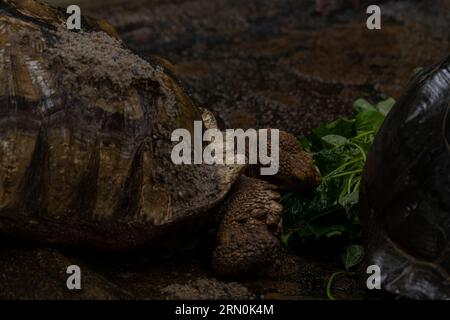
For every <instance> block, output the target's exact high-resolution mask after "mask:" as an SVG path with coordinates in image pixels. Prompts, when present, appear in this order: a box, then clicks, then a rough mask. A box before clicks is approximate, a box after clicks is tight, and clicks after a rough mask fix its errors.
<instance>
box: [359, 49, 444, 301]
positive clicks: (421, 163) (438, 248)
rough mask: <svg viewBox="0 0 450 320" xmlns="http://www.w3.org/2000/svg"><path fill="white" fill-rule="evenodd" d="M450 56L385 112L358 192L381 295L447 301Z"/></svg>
mask: <svg viewBox="0 0 450 320" xmlns="http://www.w3.org/2000/svg"><path fill="white" fill-rule="evenodd" d="M449 103H450V58H447V59H446V60H445V61H443V62H442V63H440V64H438V65H436V66H434V67H433V68H430V69H428V70H425V71H422V72H421V73H420V74H419V75H418V76H417V77H415V79H414V80H413V81H412V83H411V84H410V86H409V89H408V91H407V92H406V94H405V95H404V96H403V97H402V98H401V99H400V100H399V102H398V103H397V104H396V105H395V106H394V108H393V109H392V111H391V112H390V113H389V115H388V117H387V118H386V121H385V122H384V124H383V126H382V128H381V130H380V132H379V134H378V135H377V137H376V139H375V142H374V145H373V148H372V150H371V151H370V153H369V156H368V159H367V163H366V167H365V172H364V176H363V183H362V189H361V205H362V208H361V209H362V210H361V215H362V219H363V221H364V226H365V230H366V236H367V250H366V251H367V261H366V264H367V265H373V264H375V265H378V266H379V267H380V269H381V285H382V287H383V288H384V289H386V290H388V291H390V292H393V293H396V294H401V295H404V296H408V297H411V298H429V299H444V298H445V299H449V298H450V147H449V141H450V116H449Z"/></svg>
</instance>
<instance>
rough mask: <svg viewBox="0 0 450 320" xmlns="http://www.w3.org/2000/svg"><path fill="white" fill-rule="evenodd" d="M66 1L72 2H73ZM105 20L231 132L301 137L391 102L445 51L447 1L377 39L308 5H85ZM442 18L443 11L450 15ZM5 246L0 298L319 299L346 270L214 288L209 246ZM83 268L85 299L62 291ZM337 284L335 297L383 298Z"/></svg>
mask: <svg viewBox="0 0 450 320" xmlns="http://www.w3.org/2000/svg"><path fill="white" fill-rule="evenodd" d="M72 2H73V1H71V3H72ZM80 5H81V8H82V11H83V13H86V12H88V13H89V14H91V15H94V16H97V17H102V18H105V19H108V20H109V21H110V22H111V23H112V24H113V25H114V26H115V27H116V28H117V30H118V31H119V33H120V34H121V36H122V37H123V38H124V39H125V41H127V42H128V43H129V44H130V46H132V47H133V48H134V49H135V50H137V51H139V52H141V53H142V54H143V55H159V56H162V57H164V58H166V59H168V60H169V61H170V62H171V63H172V64H173V68H172V69H173V73H174V74H175V75H176V76H177V77H178V78H179V79H180V80H181V81H182V83H183V85H184V87H185V88H186V90H187V91H188V92H189V93H190V95H191V96H192V97H193V99H195V101H196V102H197V103H198V104H199V105H202V106H205V107H208V108H210V109H211V110H213V111H214V112H215V113H216V114H217V115H219V117H220V118H221V119H222V120H223V121H224V123H225V125H226V126H227V127H241V128H248V127H277V128H281V129H284V130H288V131H291V132H294V133H305V132H307V131H308V130H310V129H311V128H313V127H315V126H317V125H318V124H319V123H321V122H323V121H329V120H332V119H334V118H336V117H338V116H345V115H350V114H351V103H352V101H353V100H355V99H356V98H359V97H366V98H368V99H377V98H380V97H383V96H393V97H394V98H398V97H399V95H400V94H401V92H402V90H403V88H404V87H405V86H406V85H407V82H408V79H409V78H410V76H411V74H412V73H413V70H414V69H415V68H417V67H419V66H428V65H430V64H432V63H436V62H438V61H439V60H440V59H441V58H443V57H444V56H446V55H447V54H448V53H449V46H450V41H449V39H450V37H449V36H450V32H449V30H450V29H449V28H448V21H450V20H449V19H448V18H449V17H448V12H450V11H449V10H448V8H449V7H450V6H449V5H448V1H444V0H440V1H433V5H430V1H403V0H399V1H384V2H383V4H382V30H378V31H369V30H367V29H366V28H365V18H366V14H365V8H364V7H360V8H344V9H342V10H338V11H334V12H331V13H329V14H326V15H325V14H323V13H322V14H321V13H318V12H316V6H315V3H314V1H312V0H311V1H310V0H304V1H297V0H277V1H273V0H247V1H234V0H214V1H211V0H138V1H126V2H125V1H120V0H115V1H109V2H108V5H105V4H104V3H101V2H99V1H89V2H88V1H85V2H83V1H80ZM445 9H447V10H445ZM2 243H3V245H1V246H0V257H1V263H0V278H1V282H2V290H0V298H64V299H67V298H101V299H115V298H125V299H126V298H142V299H166V298H255V299H257V298H269V299H270V298H273V299H322V298H326V295H325V284H326V281H327V279H328V277H329V276H330V275H331V274H332V273H333V272H336V271H340V270H341V269H342V267H341V265H340V263H339V261H338V259H337V256H336V252H334V251H332V250H325V249H323V248H322V249H321V250H319V249H317V250H314V248H310V249H309V250H301V251H299V252H288V251H286V252H285V253H283V254H282V255H281V257H280V258H279V259H278V261H276V263H275V266H274V267H272V268H270V269H269V270H267V271H266V272H265V273H262V274H257V275H252V276H251V277H246V278H242V279H232V281H230V279H217V278H216V277H215V276H214V275H213V274H212V272H211V270H210V267H209V254H210V252H211V251H210V247H209V246H204V245H203V246H200V247H199V246H196V247H194V248H193V249H190V250H184V251H182V252H178V253H171V254H166V255H161V254H158V255H155V254H153V253H151V252H148V251H140V252H134V253H128V254H104V253H86V252H79V251H68V250H67V249H66V250H63V249H55V248H42V247H36V246H30V245H28V244H17V243H16V242H12V241H10V240H6V239H5V240H4V241H2ZM69 264H78V265H80V266H81V268H82V274H83V290H81V291H77V292H69V291H68V290H67V289H66V286H65V283H66V278H67V275H66V273H65V271H66V267H67V266H68V265H69ZM357 283H358V281H357V279H356V278H354V277H343V278H340V279H338V280H337V281H336V283H335V286H334V288H333V292H334V294H335V296H336V298H342V299H344V298H345V299H361V298H380V297H381V298H390V297H388V296H386V295H382V296H379V295H374V294H373V293H369V292H367V291H365V290H363V289H361V288H360V287H359V286H358V284H357Z"/></svg>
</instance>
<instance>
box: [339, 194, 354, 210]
mask: <svg viewBox="0 0 450 320" xmlns="http://www.w3.org/2000/svg"><path fill="white" fill-rule="evenodd" d="M358 200H359V192H358V191H354V192H352V193H349V194H347V195H345V196H344V197H343V198H342V199H339V204H340V205H341V206H342V207H343V208H344V209H345V211H346V212H347V213H348V212H349V211H350V209H352V208H353V207H354V206H355V205H356V204H357V203H358Z"/></svg>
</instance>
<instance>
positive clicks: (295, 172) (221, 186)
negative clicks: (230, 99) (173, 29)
mask: <svg viewBox="0 0 450 320" xmlns="http://www.w3.org/2000/svg"><path fill="white" fill-rule="evenodd" d="M66 19H67V15H66V14H65V13H64V12H63V11H62V10H59V9H56V8H53V7H51V6H49V5H46V4H43V3H41V2H38V1H32V0H17V1H12V0H11V1H10V0H1V1H0V68H1V69H0V122H1V125H0V233H1V234H2V235H6V236H8V237H14V238H18V239H26V240H28V241H35V242H41V243H45V244H50V245H58V246H77V247H82V248H90V249H95V250H130V249H134V248H143V247H156V248H160V247H164V246H166V245H167V244H171V245H173V244H177V243H179V242H180V241H183V238H184V236H185V235H186V234H192V233H195V231H196V230H199V229H200V228H201V227H202V226H204V225H205V224H207V223H208V222H210V221H218V220H221V221H220V226H219V227H218V232H217V243H216V248H215V250H214V253H213V262H212V265H213V267H214V270H215V271H216V272H217V273H218V274H223V275H233V274H241V273H245V272H249V271H251V270H254V269H257V268H259V267H261V266H264V265H265V264H267V263H269V262H270V261H271V260H273V257H274V255H275V254H276V252H277V250H278V249H279V236H280V232H281V224H282V222H281V221H282V220H281V213H282V206H281V205H280V204H279V203H278V200H279V197H280V196H279V193H278V192H277V187H276V186H275V185H274V184H272V183H271V182H268V181H265V180H261V178H260V177H258V176H254V175H253V176H250V174H249V175H247V176H246V175H245V174H246V173H251V172H252V170H249V169H248V168H247V166H246V165H241V164H235V165H225V164H224V165H218V164H216V165H207V164H198V165H175V164H174V163H173V162H172V160H171V157H170V156H171V150H172V148H173V146H174V142H172V141H171V133H172V132H173V131H174V130H175V129H178V128H185V129H187V130H189V131H190V132H191V133H192V132H193V130H194V121H202V123H203V126H204V127H205V128H206V127H214V126H215V125H216V123H217V121H215V119H214V116H213V115H212V114H211V113H210V112H209V111H208V110H206V109H202V108H200V107H198V106H196V105H195V104H194V103H193V101H192V100H191V99H190V97H189V96H188V94H186V92H185V90H184V89H183V87H182V85H181V84H180V83H179V82H178V81H177V80H175V77H174V75H173V74H172V72H171V71H170V70H171V68H170V63H169V62H167V61H166V60H164V59H162V58H158V57H145V58H143V57H141V56H139V54H137V53H136V52H133V51H132V50H130V49H128V48H127V47H126V45H125V44H124V43H123V42H122V41H121V40H120V39H119V38H118V36H117V34H116V32H115V31H114V28H113V27H111V26H110V25H109V24H108V23H106V22H104V21H96V20H93V19H90V18H87V17H83V18H82V30H80V31H69V30H67V28H65V27H64V24H65V22H66ZM279 157H280V160H279V161H280V169H279V171H278V174H277V175H276V176H274V177H272V179H273V181H276V182H277V184H278V185H281V186H283V185H284V186H285V187H290V188H292V187H293V188H296V189H298V190H306V189H309V188H313V187H314V186H316V185H317V184H318V183H319V182H320V174H319V172H318V170H317V168H316V167H315V166H314V164H313V161H312V158H311V156H310V155H309V154H308V153H306V152H305V151H304V150H303V149H301V147H300V145H299V143H298V142H297V140H296V138H295V137H294V136H293V135H291V134H289V133H286V132H280V155H279Z"/></svg>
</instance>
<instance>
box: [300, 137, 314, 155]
mask: <svg viewBox="0 0 450 320" xmlns="http://www.w3.org/2000/svg"><path fill="white" fill-rule="evenodd" d="M298 141H299V142H300V144H301V146H302V147H303V149H304V150H306V151H308V152H310V151H311V142H310V141H309V140H308V139H307V138H306V137H305V136H301V137H299V138H298Z"/></svg>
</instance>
